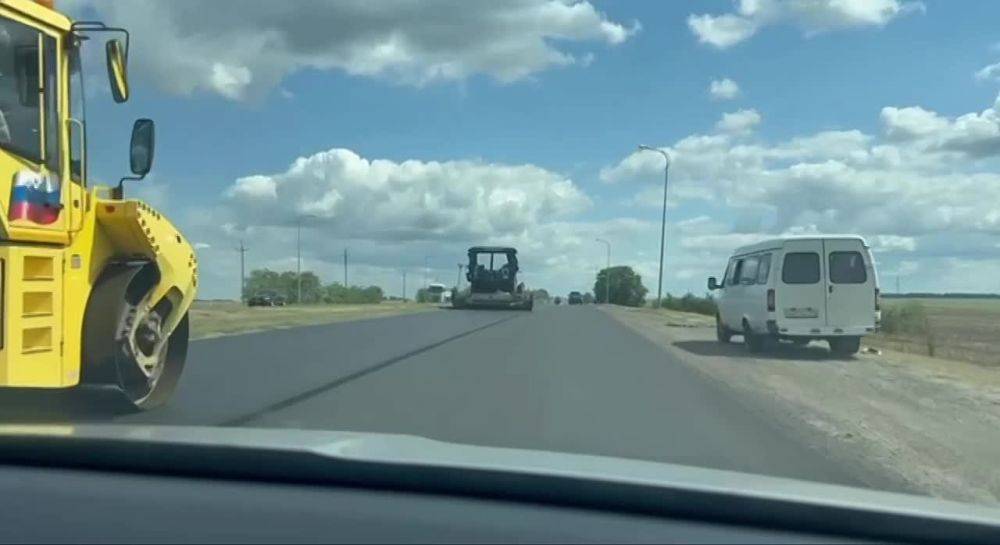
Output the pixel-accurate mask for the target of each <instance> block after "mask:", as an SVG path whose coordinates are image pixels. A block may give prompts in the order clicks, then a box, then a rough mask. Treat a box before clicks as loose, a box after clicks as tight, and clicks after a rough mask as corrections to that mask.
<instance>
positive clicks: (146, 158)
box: [128, 119, 156, 178]
mask: <svg viewBox="0 0 1000 545" xmlns="http://www.w3.org/2000/svg"><path fill="white" fill-rule="evenodd" d="M155 145H156V131H155V126H154V124H153V120H152V119H136V120H135V124H134V125H132V142H131V144H130V145H129V153H128V155H129V166H130V167H131V169H132V174H135V175H136V176H139V177H140V178H141V177H143V176H145V175H146V174H149V171H150V170H151V169H152V168H153V149H154V146H155Z"/></svg>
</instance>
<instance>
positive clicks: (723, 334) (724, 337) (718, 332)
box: [715, 314, 733, 343]
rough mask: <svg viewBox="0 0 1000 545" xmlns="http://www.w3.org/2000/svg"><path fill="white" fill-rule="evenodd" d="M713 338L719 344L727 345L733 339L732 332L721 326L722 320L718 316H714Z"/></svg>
mask: <svg viewBox="0 0 1000 545" xmlns="http://www.w3.org/2000/svg"><path fill="white" fill-rule="evenodd" d="M715 338H716V339H718V341H719V342H720V343H728V342H729V340H730V339H732V338H733V332H732V331H731V330H730V329H729V328H728V327H726V326H725V325H723V323H722V318H720V317H719V315H718V314H716V315H715Z"/></svg>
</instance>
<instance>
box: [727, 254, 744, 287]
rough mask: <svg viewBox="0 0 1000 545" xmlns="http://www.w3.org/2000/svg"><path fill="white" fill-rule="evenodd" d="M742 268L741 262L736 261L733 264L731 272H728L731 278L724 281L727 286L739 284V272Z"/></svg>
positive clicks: (740, 260)
mask: <svg viewBox="0 0 1000 545" xmlns="http://www.w3.org/2000/svg"><path fill="white" fill-rule="evenodd" d="M742 268H743V260H742V259H737V260H736V261H734V262H733V267H732V270H731V271H730V273H731V276H730V277H729V278H727V279H726V285H727V286H735V285H737V284H739V278H740V270H741V269H742Z"/></svg>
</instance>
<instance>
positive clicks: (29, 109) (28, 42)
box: [0, 19, 42, 163]
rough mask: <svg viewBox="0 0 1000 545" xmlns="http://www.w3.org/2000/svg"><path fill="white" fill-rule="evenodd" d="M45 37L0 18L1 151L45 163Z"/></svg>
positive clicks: (23, 26)
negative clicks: (41, 45)
mask: <svg viewBox="0 0 1000 545" xmlns="http://www.w3.org/2000/svg"><path fill="white" fill-rule="evenodd" d="M40 37H41V34H40V33H39V32H38V31H36V30H33V29H31V28H29V27H27V26H25V25H22V24H20V23H17V22H15V21H11V20H9V19H0V148H3V149H6V150H9V151H11V152H13V153H16V154H17V155H20V156H21V157H23V158H25V159H28V160H30V161H33V162H36V163H40V162H41V161H42V131H41V119H42V115H41V111H40V109H41V107H42V103H41V100H40V91H41V87H42V82H41V80H40V77H39V76H40V73H41V70H40V69H39V62H40V59H39V55H38V52H39V41H40Z"/></svg>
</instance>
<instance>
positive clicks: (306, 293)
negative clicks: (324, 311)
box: [246, 269, 385, 304]
mask: <svg viewBox="0 0 1000 545" xmlns="http://www.w3.org/2000/svg"><path fill="white" fill-rule="evenodd" d="M301 278H302V301H301V302H302V303H330V304H338V303H351V304H359V303H380V302H381V301H382V300H383V299H384V298H385V294H384V293H383V292H382V288H380V287H378V286H344V285H343V284H340V283H338V282H333V283H331V284H323V282H322V281H321V280H320V278H319V276H317V275H316V274H315V273H313V272H312V271H303V272H302V275H301ZM298 280H299V276H298V275H296V274H295V272H294V271H282V272H278V271H272V270H270V269H256V270H253V271H250V276H249V278H247V281H246V282H247V283H246V297H252V296H254V295H255V294H257V293H261V292H265V291H273V292H275V293H277V294H278V295H281V296H282V297H284V298H285V301H287V302H289V303H293V304H294V303H299V302H300V301H299V298H298V293H299V288H298V285H299V283H298Z"/></svg>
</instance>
